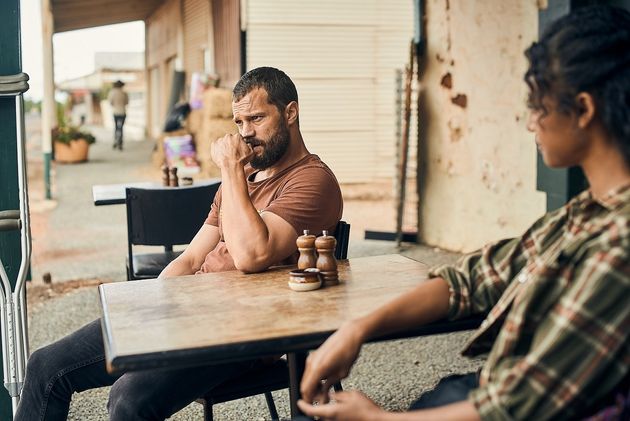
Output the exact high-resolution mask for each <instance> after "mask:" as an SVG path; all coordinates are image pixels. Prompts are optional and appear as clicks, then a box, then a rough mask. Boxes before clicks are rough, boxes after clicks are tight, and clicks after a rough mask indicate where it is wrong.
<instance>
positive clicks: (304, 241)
mask: <svg viewBox="0 0 630 421" xmlns="http://www.w3.org/2000/svg"><path fill="white" fill-rule="evenodd" d="M296 244H297V247H298V250H299V252H300V257H299V259H298V263H297V265H298V269H308V268H314V267H317V255H316V254H315V236H314V235H312V234H310V233H309V230H304V235H300V236H299V237H298V238H297V240H296Z"/></svg>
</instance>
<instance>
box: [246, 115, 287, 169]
mask: <svg viewBox="0 0 630 421" xmlns="http://www.w3.org/2000/svg"><path fill="white" fill-rule="evenodd" d="M247 142H248V143H249V144H250V145H251V146H252V147H254V146H257V145H262V146H263V153H262V154H261V155H260V156H258V155H254V157H253V158H252V160H251V161H250V162H249V163H250V165H251V166H252V168H255V169H257V170H264V169H267V168H269V167H271V166H272V165H273V164H275V163H276V162H278V161H279V160H280V158H282V157H283V156H284V154H285V153H286V152H287V149H289V142H290V136H289V129H288V127H287V125H286V124H285V122H284V121H283V120H281V121H280V126H279V127H278V130H276V132H275V133H274V134H273V136H271V138H270V139H269V140H268V141H267V142H261V141H260V140H258V139H256V138H252V139H247Z"/></svg>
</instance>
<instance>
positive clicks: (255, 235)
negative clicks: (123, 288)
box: [15, 67, 343, 421]
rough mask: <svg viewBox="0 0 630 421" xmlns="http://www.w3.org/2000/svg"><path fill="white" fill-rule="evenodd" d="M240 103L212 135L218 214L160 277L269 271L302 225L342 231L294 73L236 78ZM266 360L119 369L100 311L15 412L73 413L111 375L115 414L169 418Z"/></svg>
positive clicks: (56, 354) (37, 369)
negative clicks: (219, 133)
mask: <svg viewBox="0 0 630 421" xmlns="http://www.w3.org/2000/svg"><path fill="white" fill-rule="evenodd" d="M232 110H233V115H234V122H235V123H236V125H237V126H238V128H239V134H233V135H232V134H228V135H225V136H224V137H222V138H220V139H218V140H217V141H216V142H214V144H213V145H212V159H213V160H214V161H215V163H216V164H217V165H218V166H219V168H220V169H221V178H222V183H221V187H220V189H219V191H218V192H217V194H216V196H215V197H214V201H213V203H212V207H211V209H210V213H209V215H208V218H207V219H206V221H205V223H203V225H202V227H201V228H200V230H199V232H198V233H197V235H196V236H195V238H194V239H193V240H192V242H191V243H190V244H189V246H188V247H187V248H186V250H185V251H184V252H183V253H182V254H181V255H180V256H179V257H178V258H177V259H175V260H173V261H172V262H171V263H170V264H169V265H168V266H167V267H166V268H165V269H164V270H163V271H162V273H161V274H160V277H173V276H182V275H194V274H197V273H207V272H219V271H226V270H234V269H238V270H241V271H243V272H247V273H249V272H260V271H263V270H265V269H267V268H268V267H270V266H272V265H277V264H285V263H295V262H296V261H297V257H298V252H297V247H296V239H297V237H298V233H301V232H302V230H304V229H309V230H310V231H311V232H312V233H314V234H318V233H319V232H321V231H322V230H330V231H333V230H334V228H335V226H336V225H337V222H338V221H339V220H340V219H341V216H342V211H343V201H342V198H341V191H340V189H339V184H338V183H337V180H336V178H335V176H334V174H333V173H332V171H331V170H330V169H329V168H328V167H327V166H326V164H324V163H323V162H322V161H321V160H320V159H319V158H318V157H317V156H316V155H313V154H311V153H309V151H308V150H307V149H306V145H305V144H304V140H303V138H302V134H301V133H300V127H299V106H298V96H297V90H296V88H295V85H294V84H293V82H292V81H291V79H290V78H289V77H288V76H287V75H286V74H285V73H284V72H282V71H280V70H278V69H274V68H271V67H261V68H257V69H254V70H251V71H249V72H248V73H246V74H245V75H244V76H243V77H242V78H241V79H240V80H239V81H238V83H237V84H236V86H235V87H234V90H233V101H232ZM209 200H210V198H209ZM157 211H159V210H157ZM137 282H142V281H137ZM200 311H212V309H200ZM208 328H209V329H210V328H211V327H210V326H208ZM138 329H141V326H138ZM260 364H263V363H262V362H261V361H259V360H253V361H244V362H236V363H230V364H224V365H209V366H205V367H194V368H188V369H177V370H159V371H157V370H156V371H151V370H149V371H141V372H134V373H126V374H122V375H111V374H109V373H107V370H106V368H105V352H104V347H103V339H102V335H101V327H100V320H95V321H93V322H92V323H89V324H88V325H86V326H84V327H82V328H81V329H79V330H78V331H76V332H74V333H73V334H71V335H69V336H67V337H65V338H63V339H61V340H59V341H57V342H55V343H53V344H51V345H49V346H47V347H44V348H41V349H39V350H37V351H35V352H34V353H33V355H32V356H31V357H30V359H29V362H28V365H27V370H26V379H25V382H24V388H23V390H22V397H21V401H20V404H19V406H18V409H17V413H16V416H15V420H18V421H19V420H35V419H37V420H65V419H66V418H67V415H68V409H69V405H70V399H71V396H72V394H73V393H74V392H81V391H83V390H87V389H93V388H96V387H101V386H109V385H112V389H111V391H110V395H109V402H108V405H107V409H108V411H109V417H110V419H111V420H125V421H126V420H137V419H141V420H164V419H165V418H168V417H170V416H171V415H173V414H174V413H175V412H177V411H179V410H180V409H182V408H184V407H185V406H187V405H188V404H189V403H191V402H192V401H194V400H195V399H196V398H198V397H200V396H202V395H203V394H204V393H206V392H208V391H210V390H212V389H213V388H215V387H217V386H218V385H220V384H221V383H223V382H225V381H226V380H229V379H231V378H234V377H236V376H239V375H242V374H243V373H245V372H246V371H248V370H251V369H253V368H255V367H256V366H258V365H260Z"/></svg>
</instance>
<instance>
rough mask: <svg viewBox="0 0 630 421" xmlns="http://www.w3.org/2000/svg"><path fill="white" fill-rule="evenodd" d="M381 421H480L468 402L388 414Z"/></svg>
mask: <svg viewBox="0 0 630 421" xmlns="http://www.w3.org/2000/svg"><path fill="white" fill-rule="evenodd" d="M380 419H381V421H433V420H435V421H480V420H481V418H480V417H479V413H478V412H477V409H476V408H475V406H474V405H473V404H472V403H471V402H469V401H462V402H456V403H453V404H450V405H444V406H439V407H437V408H431V409H424V410H421V411H411V412H390V413H388V414H386V415H385V416H382V417H381V418H380Z"/></svg>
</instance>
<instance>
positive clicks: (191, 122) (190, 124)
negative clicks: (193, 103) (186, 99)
mask: <svg viewBox="0 0 630 421" xmlns="http://www.w3.org/2000/svg"><path fill="white" fill-rule="evenodd" d="M202 122H203V111H202V110H190V113H188V116H187V117H186V130H188V132H190V133H191V134H192V135H193V136H194V135H196V134H197V132H199V130H200V129H201V123H202Z"/></svg>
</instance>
